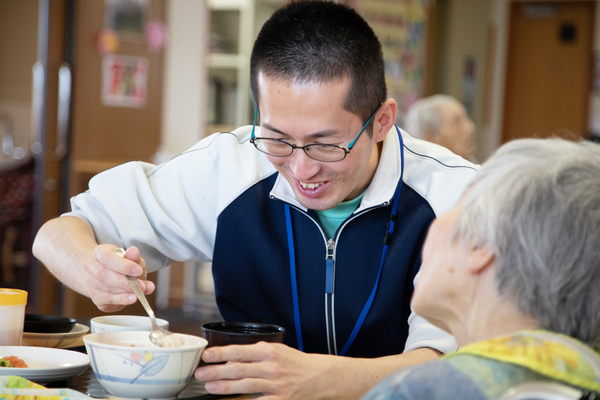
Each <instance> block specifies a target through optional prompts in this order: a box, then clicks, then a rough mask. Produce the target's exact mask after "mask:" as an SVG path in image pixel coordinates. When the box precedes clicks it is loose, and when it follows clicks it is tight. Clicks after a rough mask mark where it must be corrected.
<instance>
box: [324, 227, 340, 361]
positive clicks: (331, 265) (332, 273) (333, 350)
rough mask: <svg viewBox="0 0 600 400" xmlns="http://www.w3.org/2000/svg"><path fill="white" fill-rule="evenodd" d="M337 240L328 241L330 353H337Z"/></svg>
mask: <svg viewBox="0 0 600 400" xmlns="http://www.w3.org/2000/svg"><path fill="white" fill-rule="evenodd" d="M334 254H335V241H334V240H333V239H329V240H328V241H327V257H326V258H325V325H326V329H327V349H328V351H329V354H334V355H335V354H337V353H338V351H337V343H336V339H335V315H334V306H333V296H334V293H335V260H334V258H333V256H334Z"/></svg>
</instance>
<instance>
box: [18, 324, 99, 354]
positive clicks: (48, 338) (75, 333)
mask: <svg viewBox="0 0 600 400" xmlns="http://www.w3.org/2000/svg"><path fill="white" fill-rule="evenodd" d="M89 331H90V328H89V327H88V326H85V325H82V324H75V326H74V327H73V329H71V331H70V332H65V333H35V332H23V340H22V343H21V344H22V345H23V346H37V347H55V348H58V349H64V348H66V347H69V346H70V345H72V344H73V343H74V342H75V341H76V340H77V339H79V338H80V337H82V336H83V335H85V334H86V333H88V332H89ZM81 345H82V346H83V343H82V344H81Z"/></svg>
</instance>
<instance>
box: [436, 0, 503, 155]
mask: <svg viewBox="0 0 600 400" xmlns="http://www.w3.org/2000/svg"><path fill="white" fill-rule="evenodd" d="M436 7H437V12H436V28H435V37H436V41H437V43H436V45H435V46H436V48H437V50H436V56H435V57H436V60H435V64H436V65H435V66H434V68H433V73H434V79H433V86H432V94H433V93H445V94H448V95H450V96H453V97H455V98H456V99H458V100H459V101H461V102H464V96H463V94H464V90H465V76H464V70H465V61H466V59H467V58H468V57H472V58H473V59H474V60H475V64H476V72H475V89H474V93H475V98H474V102H473V107H472V111H471V118H472V119H473V121H474V122H475V125H476V126H477V128H478V129H477V141H478V147H479V149H480V151H478V154H477V156H478V158H479V159H481V158H483V157H484V156H485V154H482V152H481V149H482V143H480V142H481V140H482V134H481V129H480V127H481V126H482V125H483V116H484V108H485V106H486V104H485V99H484V91H485V84H486V68H487V65H486V56H487V48H488V46H487V44H488V43H487V37H488V30H489V20H488V16H489V14H490V8H491V0H437V1H436Z"/></svg>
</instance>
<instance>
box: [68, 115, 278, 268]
mask: <svg viewBox="0 0 600 400" xmlns="http://www.w3.org/2000/svg"><path fill="white" fill-rule="evenodd" d="M248 133H249V128H248V127H244V128H240V129H239V130H237V131H235V133H222V134H215V135H212V136H209V137H207V138H206V139H204V140H202V141H200V142H199V143H198V144H197V145H196V146H194V147H193V148H192V149H190V150H188V151H186V152H185V153H183V154H181V155H179V156H177V157H175V158H173V159H172V160H170V161H167V162H165V163H163V164H161V165H160V166H154V165H151V164H147V163H143V162H130V163H126V164H123V165H120V166H118V167H115V168H111V169H109V170H107V171H104V172H102V173H100V174H98V175H96V176H95V177H94V178H92V180H91V181H90V183H89V190H88V191H87V192H84V193H82V194H79V195H77V196H75V197H73V198H72V199H71V208H72V212H71V213H68V214H65V215H71V216H76V217H80V218H82V219H84V220H86V221H87V222H88V223H89V224H90V225H91V226H92V229H93V230H94V234H95V235H96V240H97V241H98V243H111V244H114V245H116V246H122V247H129V246H137V247H138V248H139V249H140V252H141V254H142V257H144V259H145V260H146V265H147V267H148V270H149V271H155V270H157V269H159V268H161V267H164V266H166V265H169V264H170V263H172V262H173V261H186V260H198V261H209V260H211V259H212V256H213V249H214V242H215V235H216V230H217V218H218V216H219V214H220V212H221V211H222V210H223V209H224V208H225V207H227V206H228V204H229V203H230V202H231V201H233V200H234V199H235V198H236V197H237V196H239V195H240V193H243V192H244V191H245V190H246V189H247V188H248V187H251V186H252V185H253V184H254V183H256V182H257V181H259V180H260V179H263V178H264V177H266V176H269V175H270V174H273V173H274V172H276V171H275V169H274V168H273V166H272V165H271V164H270V163H269V162H268V160H267V159H266V157H265V156H264V155H263V154H262V153H260V152H258V151H256V149H255V148H254V146H253V145H252V144H250V143H249V142H248V141H247V140H246V139H247V136H248Z"/></svg>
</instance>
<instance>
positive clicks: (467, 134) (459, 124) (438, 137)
mask: <svg viewBox="0 0 600 400" xmlns="http://www.w3.org/2000/svg"><path fill="white" fill-rule="evenodd" d="M405 128H406V131H407V132H408V133H409V134H411V135H412V136H414V137H417V138H419V139H423V140H427V141H428V142H432V143H436V144H439V145H441V146H444V147H446V148H448V149H450V150H451V151H452V152H453V153H455V154H458V155H459V156H461V157H463V158H466V159H473V157H474V155H475V150H476V145H475V125H474V124H473V121H471V119H470V118H469V116H468V115H467V112H466V110H465V107H464V106H463V105H462V104H461V103H460V102H458V101H457V100H456V99H455V98H454V97H451V96H447V95H444V94H436V95H433V96H430V97H426V98H423V99H419V100H417V101H415V102H414V103H413V104H412V105H411V107H410V108H409V110H408V113H407V115H406V123H405Z"/></svg>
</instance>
